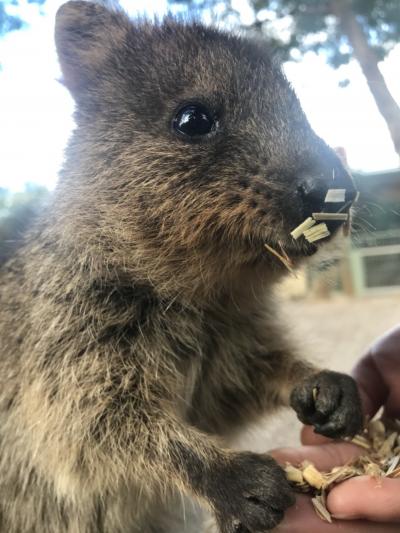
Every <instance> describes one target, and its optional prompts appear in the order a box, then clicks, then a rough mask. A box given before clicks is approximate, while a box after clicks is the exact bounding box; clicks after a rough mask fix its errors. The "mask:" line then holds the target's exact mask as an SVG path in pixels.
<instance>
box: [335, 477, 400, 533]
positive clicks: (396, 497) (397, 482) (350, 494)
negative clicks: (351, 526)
mask: <svg viewBox="0 0 400 533" xmlns="http://www.w3.org/2000/svg"><path fill="white" fill-rule="evenodd" d="M327 506H328V509H329V511H330V512H331V513H332V514H333V515H334V516H335V517H336V518H341V519H344V520H345V519H347V520H350V519H355V518H365V519H367V520H373V521H375V522H394V521H399V522H400V479H390V478H373V477H370V476H361V477H356V478H352V479H349V480H348V481H344V482H343V483H341V484H340V485H337V486H336V487H334V488H333V489H332V490H331V492H330V493H329V495H328V499H327ZM399 531H400V526H399Z"/></svg>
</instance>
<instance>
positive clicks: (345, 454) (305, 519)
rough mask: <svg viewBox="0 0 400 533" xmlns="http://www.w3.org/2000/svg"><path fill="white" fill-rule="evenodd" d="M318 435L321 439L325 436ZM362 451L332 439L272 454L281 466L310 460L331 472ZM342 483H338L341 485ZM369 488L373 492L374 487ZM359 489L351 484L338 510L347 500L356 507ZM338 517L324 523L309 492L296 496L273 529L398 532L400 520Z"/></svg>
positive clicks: (332, 508)
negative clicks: (307, 494)
mask: <svg viewBox="0 0 400 533" xmlns="http://www.w3.org/2000/svg"><path fill="white" fill-rule="evenodd" d="M319 438H320V439H322V438H323V437H319ZM325 440H327V439H325ZM363 453H364V451H363V450H362V449H360V448H359V447H358V446H355V445H353V444H349V443H343V442H338V443H336V442H335V443H333V442H330V443H325V444H322V445H305V446H303V447H301V448H282V449H280V450H274V451H272V452H271V455H272V456H273V457H274V458H275V459H276V460H277V461H278V462H280V463H281V464H282V465H284V464H285V463H286V462H289V463H292V464H299V463H301V462H302V461H304V460H306V459H307V460H309V461H311V462H312V463H313V464H314V465H315V466H316V467H317V468H318V469H319V470H321V471H322V470H325V471H329V470H331V468H333V467H334V466H338V465H342V464H344V463H346V462H348V461H351V460H353V459H355V458H356V457H358V456H359V455H362V454H363ZM367 479H369V478H367ZM386 481H393V480H386ZM395 481H397V480H395ZM346 483H350V482H344V483H343V484H342V485H345V484H346ZM342 485H339V487H341V486H342ZM334 490H338V489H334ZM368 490H369V491H370V490H371V487H369V489H368ZM357 491H358V488H357V487H353V486H351V485H348V488H347V489H346V491H345V492H343V496H344V497H345V498H347V500H344V502H343V503H342V504H339V507H338V509H339V510H341V511H343V509H342V507H343V504H344V503H345V502H346V501H349V502H351V505H352V506H353V502H354V501H356V502H357V496H358V495H357ZM332 494H333V491H332ZM330 499H331V496H330V495H329V496H328V507H329V510H330V511H331V512H332V514H334V515H335V512H336V511H335V505H336V502H335V501H334V500H333V502H332V505H331V502H330ZM340 505H342V507H340ZM335 518H339V517H336V516H335V517H334V521H333V523H332V524H329V523H328V522H323V521H322V520H321V519H320V518H319V517H318V516H317V514H316V512H315V510H314V507H313V505H312V503H311V498H310V497H309V496H306V495H297V497H296V503H295V505H294V506H292V507H291V508H290V509H288V510H287V511H286V514H285V518H284V520H283V522H281V524H279V526H278V527H277V529H276V530H274V531H276V532H277V533H305V532H307V533H399V523H396V522H395V521H394V522H392V521H391V520H387V519H386V520H383V522H384V523H378V522H376V521H368V520H365V519H357V516H356V515H354V519H350V517H347V519H346V520H337V519H335Z"/></svg>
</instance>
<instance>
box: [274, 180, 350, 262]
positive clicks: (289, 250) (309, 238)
mask: <svg viewBox="0 0 400 533" xmlns="http://www.w3.org/2000/svg"><path fill="white" fill-rule="evenodd" d="M357 199H358V193H357V191H346V190H345V189H329V190H328V191H327V194H326V198H325V204H324V206H323V208H322V209H321V211H320V212H315V213H311V214H310V215H309V216H308V217H307V218H306V219H305V220H303V222H301V224H299V225H298V226H297V227H296V228H294V229H293V230H292V231H291V232H290V237H289V239H286V240H285V242H282V241H277V243H276V245H274V246H271V245H270V244H268V243H265V248H266V250H267V251H268V252H270V253H271V254H272V255H274V256H275V257H276V258H277V259H279V261H280V262H281V263H282V264H283V265H284V266H285V267H286V268H287V269H288V270H289V271H292V270H293V268H294V266H295V265H294V261H295V260H296V259H299V258H302V257H309V256H312V255H314V254H315V253H316V252H317V251H318V248H319V246H320V245H321V244H323V243H325V242H327V241H330V240H331V239H332V237H334V236H335V235H336V234H337V232H338V230H339V229H341V228H342V229H343V233H344V235H348V234H349V232H350V223H351V220H350V208H351V207H352V205H353V204H354V202H356V201H357Z"/></svg>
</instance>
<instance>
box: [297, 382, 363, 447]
mask: <svg viewBox="0 0 400 533" xmlns="http://www.w3.org/2000/svg"><path fill="white" fill-rule="evenodd" d="M290 404H291V406H292V407H293V409H294V410H295V411H296V413H297V416H298V417H299V419H300V420H301V422H303V423H304V424H309V425H312V426H314V429H315V432H316V433H320V434H321V435H325V436H326V437H331V438H341V437H352V436H354V435H355V434H356V433H358V432H359V431H360V430H361V429H362V426H363V414H362V409H361V400H360V396H359V393H358V389H357V385H356V382H355V381H354V379H353V378H352V377H350V376H347V375H346V374H340V373H338V372H330V371H323V372H319V373H318V374H315V375H314V376H311V377H310V378H308V379H306V380H305V381H303V382H302V383H300V384H299V385H298V386H297V387H295V388H294V389H293V392H292V394H291V397H290Z"/></svg>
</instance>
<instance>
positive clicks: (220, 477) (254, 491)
mask: <svg viewBox="0 0 400 533" xmlns="http://www.w3.org/2000/svg"><path fill="white" fill-rule="evenodd" d="M179 431H180V432H182V429H180V430H179ZM183 433H184V434H183V435H182V438H181V437H178V438H176V437H173V438H172V439H171V440H170V441H169V443H168V450H169V459H170V465H171V468H172V471H173V475H174V476H175V477H177V478H178V480H179V482H180V484H182V483H183V485H184V486H185V488H186V490H189V491H190V492H192V493H194V494H195V495H196V496H197V497H199V498H200V499H202V500H205V502H206V504H207V505H208V506H209V507H210V508H211V510H212V511H213V512H214V513H215V516H216V519H217V523H218V526H219V528H220V531H221V533H237V532H239V531H240V532H247V531H251V532H253V531H265V530H269V529H271V528H273V527H275V526H276V525H277V524H278V523H279V522H280V521H281V520H282V518H283V516H284V513H285V511H286V509H287V508H288V507H289V506H290V505H292V504H293V503H294V496H293V493H292V491H291V488H290V486H289V484H288V482H287V480H286V477H285V474H284V472H283V470H282V469H281V467H280V466H279V465H278V464H277V463H276V462H275V460H274V459H272V457H270V456H268V455H266V454H265V455H259V454H254V453H248V452H242V453H240V452H231V451H227V450H224V449H221V448H219V447H217V446H216V445H214V444H213V443H212V441H211V440H210V439H209V438H208V437H207V436H205V435H203V434H201V433H200V432H197V431H195V430H192V429H191V428H187V429H186V430H185V431H184V432H183ZM178 434H179V432H177V433H176V435H178Z"/></svg>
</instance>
